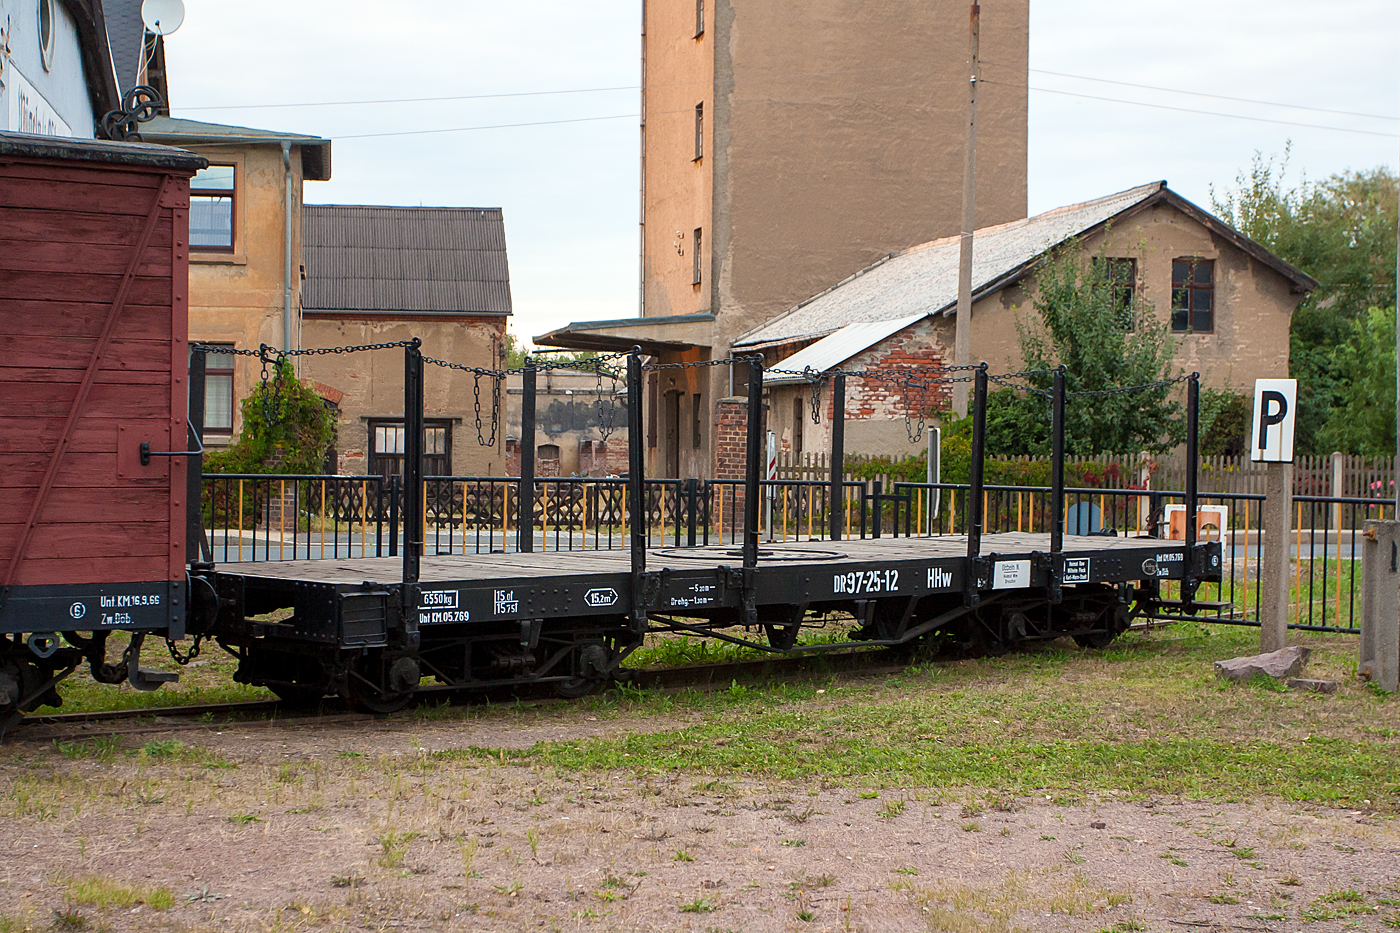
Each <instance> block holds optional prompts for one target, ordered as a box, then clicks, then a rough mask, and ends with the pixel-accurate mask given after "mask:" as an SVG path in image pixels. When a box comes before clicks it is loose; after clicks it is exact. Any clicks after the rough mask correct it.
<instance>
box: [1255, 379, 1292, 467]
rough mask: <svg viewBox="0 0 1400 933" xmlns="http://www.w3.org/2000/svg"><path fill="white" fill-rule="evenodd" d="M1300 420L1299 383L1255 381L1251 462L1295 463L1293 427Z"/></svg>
mask: <svg viewBox="0 0 1400 933" xmlns="http://www.w3.org/2000/svg"><path fill="white" fill-rule="evenodd" d="M1297 420H1298V380H1297V379H1256V380H1254V419H1253V422H1254V429H1253V432H1252V436H1251V439H1250V443H1249V459H1251V460H1254V461H1256V462H1264V463H1292V462H1293V425H1294V423H1295V422H1296V421H1297Z"/></svg>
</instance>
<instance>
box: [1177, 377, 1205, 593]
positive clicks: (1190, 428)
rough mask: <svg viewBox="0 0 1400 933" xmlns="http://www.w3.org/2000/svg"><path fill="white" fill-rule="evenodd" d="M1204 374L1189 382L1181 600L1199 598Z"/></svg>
mask: <svg viewBox="0 0 1400 933" xmlns="http://www.w3.org/2000/svg"><path fill="white" fill-rule="evenodd" d="M1200 418H1201V374H1200V373H1192V374H1191V378H1190V379H1189V380H1188V381H1187V383H1186V554H1185V560H1184V561H1183V562H1182V567H1181V601H1182V603H1184V604H1185V605H1187V606H1190V605H1191V602H1192V600H1194V599H1195V598H1196V479H1197V473H1198V471H1199V468H1200V465H1199V463H1198V462H1197V461H1198V460H1199V459H1200V457H1199V450H1200V444H1199V438H1198V436H1197V435H1198V434H1199V429H1200Z"/></svg>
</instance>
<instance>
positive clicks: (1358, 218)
mask: <svg viewBox="0 0 1400 933" xmlns="http://www.w3.org/2000/svg"><path fill="white" fill-rule="evenodd" d="M1287 169H1288V152H1287V150H1285V151H1284V155H1283V158H1282V160H1281V164H1279V166H1278V167H1277V168H1275V165H1274V159H1273V158H1272V157H1270V158H1267V159H1266V158H1264V157H1263V156H1262V155H1259V154H1257V153H1256V154H1255V156H1254V160H1253V162H1252V163H1251V165H1250V168H1249V170H1248V172H1247V173H1246V172H1240V174H1239V175H1238V176H1237V177H1236V179H1235V188H1234V190H1233V191H1230V192H1227V193H1226V194H1225V195H1224V196H1221V197H1217V196H1216V194H1215V192H1214V190H1212V192H1211V205H1212V208H1213V210H1214V211H1215V213H1216V214H1218V215H1219V216H1220V217H1222V218H1223V219H1225V220H1226V221H1228V222H1229V223H1231V224H1232V225H1234V226H1235V227H1236V228H1237V229H1238V230H1240V232H1242V233H1244V234H1245V235H1246V236H1248V237H1250V238H1251V239H1253V240H1255V241H1256V242H1258V243H1260V244H1262V245H1263V246H1266V247H1268V248H1269V249H1270V250H1272V251H1273V252H1274V253H1277V254H1278V255H1279V256H1280V257H1282V258H1283V259H1285V260H1287V261H1288V262H1290V263H1292V264H1293V265H1295V266H1297V267H1298V268H1300V269H1302V270H1303V271H1304V272H1306V273H1308V275H1311V276H1312V277H1313V278H1315V279H1317V280H1318V283H1319V286H1318V288H1317V289H1316V290H1315V291H1314V292H1313V293H1312V294H1311V295H1309V296H1308V297H1307V298H1305V299H1304V300H1303V302H1302V303H1301V304H1299V306H1298V309H1297V310H1296V311H1294V313H1293V326H1292V329H1291V332H1290V348H1289V370H1290V373H1291V375H1292V376H1293V377H1294V378H1295V379H1297V380H1298V422H1297V433H1296V435H1295V436H1296V437H1297V439H1298V449H1299V452H1300V453H1327V452H1329V451H1330V450H1331V449H1333V448H1331V447H1329V446H1327V445H1328V444H1331V443H1336V442H1337V439H1338V438H1343V437H1345V438H1349V441H1348V443H1350V444H1353V445H1359V446H1356V447H1354V448H1347V449H1352V450H1354V452H1361V450H1362V449H1363V448H1365V449H1379V448H1380V447H1381V445H1382V443H1383V438H1381V437H1380V436H1375V437H1367V438H1363V437H1361V436H1360V435H1357V434H1356V433H1355V432H1353V431H1349V430H1347V429H1346V427H1345V426H1344V425H1343V424H1342V423H1341V422H1345V421H1347V420H1349V419H1351V418H1353V416H1354V415H1355V413H1356V412H1355V410H1354V409H1353V408H1352V407H1351V406H1350V404H1348V399H1350V398H1353V397H1354V396H1355V394H1356V393H1355V391H1354V389H1353V386H1352V383H1353V381H1354V377H1356V376H1360V377H1362V378H1363V379H1365V380H1369V379H1370V378H1371V377H1372V376H1374V375H1375V373H1374V372H1373V371H1367V372H1364V373H1363V372H1360V371H1357V370H1350V369H1348V367H1347V366H1346V365H1345V363H1344V362H1343V360H1342V359H1341V358H1340V357H1339V356H1338V351H1339V348H1341V347H1343V346H1344V345H1347V344H1349V343H1352V342H1353V341H1359V342H1360V343H1358V346H1360V344H1364V343H1365V341H1366V339H1368V338H1367V337H1366V336H1365V335H1364V334H1363V331H1366V330H1367V328H1368V327H1369V325H1368V324H1367V322H1366V318H1367V317H1368V313H1369V310H1370V309H1371V308H1373V307H1375V306H1382V307H1384V306H1385V305H1386V304H1389V303H1390V301H1391V299H1392V297H1393V296H1394V294H1395V226H1396V211H1397V207H1396V182H1397V179H1396V176H1395V174H1394V173H1393V172H1391V171H1390V170H1389V169H1387V168H1384V167H1381V168H1375V169H1371V170H1368V171H1364V172H1343V173H1341V174H1338V175H1333V176H1331V177H1330V178H1327V179H1325V180H1323V181H1321V182H1309V181H1307V179H1306V178H1304V179H1300V181H1299V183H1298V184H1297V185H1296V186H1291V185H1287V184H1285V181H1284V179H1285V176H1286V175H1287ZM1391 307H1392V308H1393V307H1394V306H1393V304H1392V305H1391ZM1392 355H1393V348H1392ZM1393 365H1394V364H1393V362H1392V363H1391V366H1392V372H1393ZM1361 391H1363V394H1364V390H1361ZM1394 394H1395V393H1394V388H1393V387H1392V388H1391V391H1390V398H1391V399H1392V401H1390V402H1389V403H1388V404H1390V405H1392V406H1393V404H1394V401H1393V398H1394ZM1389 430H1390V432H1391V435H1392V436H1393V432H1394V428H1393V426H1392V427H1391V428H1390V429H1389Z"/></svg>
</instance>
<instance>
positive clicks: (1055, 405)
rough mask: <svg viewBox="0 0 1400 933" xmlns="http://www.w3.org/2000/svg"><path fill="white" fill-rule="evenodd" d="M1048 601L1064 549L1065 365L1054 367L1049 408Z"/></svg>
mask: <svg viewBox="0 0 1400 933" xmlns="http://www.w3.org/2000/svg"><path fill="white" fill-rule="evenodd" d="M1050 437H1051V439H1050V601H1051V602H1054V603H1058V602H1059V601H1060V598H1061V595H1062V592H1061V590H1060V579H1061V574H1062V573H1063V571H1064V566H1063V565H1064V559H1063V558H1062V557H1061V556H1060V554H1061V552H1062V551H1064V549H1065V539H1064V534H1065V368H1064V366H1060V367H1059V368H1058V369H1056V370H1055V387H1054V396H1053V398H1052V401H1051V407H1050Z"/></svg>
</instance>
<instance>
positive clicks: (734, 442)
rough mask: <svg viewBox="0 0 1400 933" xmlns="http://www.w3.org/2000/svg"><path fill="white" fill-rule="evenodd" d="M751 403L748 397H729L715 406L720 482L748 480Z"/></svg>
mask: <svg viewBox="0 0 1400 933" xmlns="http://www.w3.org/2000/svg"><path fill="white" fill-rule="evenodd" d="M748 416H749V403H748V399H745V398H725V399H720V400H719V401H718V402H716V403H715V433H714V447H715V471H714V476H715V478H716V479H738V480H742V479H743V478H744V455H745V453H746V450H747V448H746V445H747V443H748V423H749V421H748Z"/></svg>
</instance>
